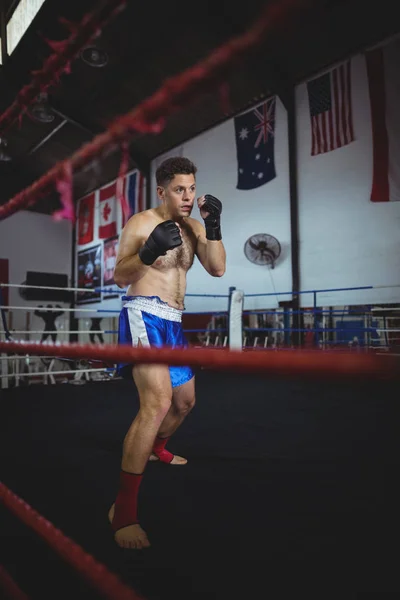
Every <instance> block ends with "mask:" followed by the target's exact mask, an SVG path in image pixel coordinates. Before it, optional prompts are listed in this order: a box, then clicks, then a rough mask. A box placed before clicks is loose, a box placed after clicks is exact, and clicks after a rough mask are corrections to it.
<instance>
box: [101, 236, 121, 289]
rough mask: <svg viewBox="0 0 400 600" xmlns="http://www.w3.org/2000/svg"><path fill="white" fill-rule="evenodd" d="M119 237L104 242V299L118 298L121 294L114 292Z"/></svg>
mask: <svg viewBox="0 0 400 600" xmlns="http://www.w3.org/2000/svg"><path fill="white" fill-rule="evenodd" d="M118 241H119V236H118V235H115V236H114V237H111V238H109V239H108V240H104V253H103V288H104V291H103V298H104V299H105V298H118V296H119V294H116V293H115V292H112V290H115V289H116V287H117V286H116V285H115V281H114V269H115V263H116V260H117V253H118Z"/></svg>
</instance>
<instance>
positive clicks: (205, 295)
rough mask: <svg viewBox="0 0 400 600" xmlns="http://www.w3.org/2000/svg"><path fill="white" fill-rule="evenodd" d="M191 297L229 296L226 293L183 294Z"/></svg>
mask: <svg viewBox="0 0 400 600" xmlns="http://www.w3.org/2000/svg"><path fill="white" fill-rule="evenodd" d="M188 296H191V297H192V298H229V295H228V294H185V297H188Z"/></svg>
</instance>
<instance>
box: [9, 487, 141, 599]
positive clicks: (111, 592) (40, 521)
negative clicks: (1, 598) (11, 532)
mask: <svg viewBox="0 0 400 600" xmlns="http://www.w3.org/2000/svg"><path fill="white" fill-rule="evenodd" d="M0 500H1V501H2V502H3V503H4V504H5V506H6V507H7V508H9V509H10V510H11V511H12V512H13V513H14V514H15V515H16V516H17V517H18V518H19V519H20V520H21V521H22V522H23V523H25V524H26V525H28V526H29V527H30V528H31V529H33V530H34V531H35V532H36V533H38V534H39V535H40V536H41V537H42V538H43V539H44V540H45V541H46V542H47V543H48V544H49V546H51V548H52V549H53V550H55V551H56V552H57V553H58V554H59V555H60V556H61V557H62V558H63V559H65V560H66V562H68V563H69V564H70V565H72V566H73V567H74V568H75V569H76V570H77V572H78V573H80V574H81V575H82V576H83V577H84V578H85V580H86V581H87V582H88V583H90V584H91V585H92V586H93V587H94V588H95V589H96V590H97V591H98V592H99V593H100V594H101V595H103V596H104V597H105V598H108V599H109V600H143V599H142V597H141V596H139V595H138V594H137V593H136V592H134V590H132V589H131V588H129V587H127V586H126V585H124V584H123V583H122V582H121V581H120V580H119V578H118V577H117V576H116V575H114V574H113V573H110V571H108V570H107V569H106V567H105V566H104V565H102V564H101V563H99V562H97V561H96V560H95V559H94V558H93V556H91V555H90V554H87V553H86V552H85V551H84V550H83V549H82V548H81V547H80V546H78V544H76V543H75V542H73V541H72V540H71V539H70V538H68V537H66V536H65V535H64V534H63V533H62V532H61V531H60V530H59V529H57V528H56V527H54V525H53V524H52V523H50V521H47V520H46V519H45V518H44V517H42V516H41V515H40V514H39V513H38V512H36V511H35V510H34V509H33V508H32V507H31V506H29V504H27V503H26V502H24V500H22V499H21V498H19V497H18V496H17V495H16V494H14V492H12V491H11V490H9V489H8V488H7V487H6V486H5V485H4V484H3V483H2V482H0ZM21 600H23V597H21Z"/></svg>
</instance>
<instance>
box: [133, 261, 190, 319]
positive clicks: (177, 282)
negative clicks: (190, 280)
mask: <svg viewBox="0 0 400 600" xmlns="http://www.w3.org/2000/svg"><path fill="white" fill-rule="evenodd" d="M185 291H186V271H184V270H183V269H181V268H179V267H173V268H170V269H168V270H165V271H161V270H158V269H157V268H154V267H150V269H149V270H148V272H147V273H146V275H145V276H144V277H142V278H141V279H140V280H139V281H137V282H136V283H132V284H131V285H130V286H129V288H128V291H127V294H128V296H158V297H159V298H161V300H163V302H167V303H168V304H169V305H170V306H172V307H174V308H178V309H179V310H183V308H184V298H185Z"/></svg>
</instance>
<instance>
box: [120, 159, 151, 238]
mask: <svg viewBox="0 0 400 600" xmlns="http://www.w3.org/2000/svg"><path fill="white" fill-rule="evenodd" d="M124 193H125V197H126V200H127V202H128V206H129V213H128V216H127V217H126V218H125V219H124V220H123V223H122V226H123V227H124V226H125V223H126V222H127V221H128V219H129V218H130V217H131V216H132V215H135V214H136V213H138V212H141V211H142V210H145V197H144V177H143V175H142V173H141V172H140V171H139V170H136V171H133V173H131V174H130V175H127V177H126V179H125V190H124Z"/></svg>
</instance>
